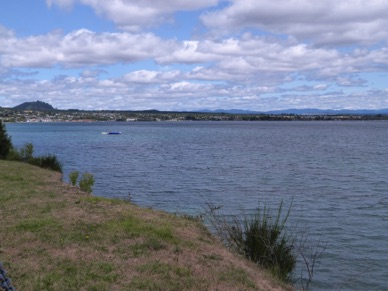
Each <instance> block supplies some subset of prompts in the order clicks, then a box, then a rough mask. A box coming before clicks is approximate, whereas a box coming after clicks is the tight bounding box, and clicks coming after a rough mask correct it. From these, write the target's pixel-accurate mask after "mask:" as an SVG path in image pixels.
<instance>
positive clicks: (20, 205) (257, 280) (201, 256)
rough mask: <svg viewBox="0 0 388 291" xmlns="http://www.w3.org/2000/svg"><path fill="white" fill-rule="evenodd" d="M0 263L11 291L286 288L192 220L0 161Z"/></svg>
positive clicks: (29, 168)
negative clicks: (87, 191) (90, 192)
mask: <svg viewBox="0 0 388 291" xmlns="http://www.w3.org/2000/svg"><path fill="white" fill-rule="evenodd" d="M0 205H1V207H0V221H1V225H0V261H2V262H3V263H4V267H5V268H6V269H7V271H8V275H9V277H10V278H11V279H12V283H13V286H14V287H15V288H16V289H17V290H284V288H285V287H284V286H282V285H281V283H279V282H276V281H274V280H273V279H272V278H271V277H270V276H269V275H267V274H266V273H265V272H264V271H262V270H260V269H259V268H257V267H256V266H255V265H253V264H252V263H250V262H247V261H246V260H245V259H243V258H240V257H238V256H236V255H234V254H232V253H230V252H229V251H228V250H226V249H225V248H224V247H223V246H222V245H221V244H220V243H219V242H218V241H217V240H216V239H215V238H214V237H212V236H211V235H210V234H209V233H208V232H207V230H206V229H205V228H204V227H203V226H202V225H201V224H200V223H199V222H197V221H194V220H191V219H186V218H182V217H178V216H174V215H172V214H167V213H163V212H159V211H155V210H151V209H144V208H140V207H137V206H135V205H132V204H130V203H129V202H126V201H120V200H111V199H104V198H98V197H94V196H90V195H88V194H85V193H83V192H81V191H79V190H78V189H77V188H75V187H72V186H69V185H65V184H63V183H62V182H61V180H60V174H59V173H56V172H53V171H48V170H44V169H41V168H37V167H34V166H31V165H27V164H21V163H17V162H8V161H0Z"/></svg>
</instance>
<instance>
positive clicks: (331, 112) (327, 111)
mask: <svg viewBox="0 0 388 291" xmlns="http://www.w3.org/2000/svg"><path fill="white" fill-rule="evenodd" d="M200 112H209V113H232V114H297V115H338V114H350V115H352V114H354V115H370V114H388V108H385V109H376V110H374V109H355V110H349V109H339V110H334V109H315V108H307V109H285V110H271V111H250V110H241V109H216V110H202V111H200Z"/></svg>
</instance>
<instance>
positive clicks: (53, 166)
mask: <svg viewBox="0 0 388 291" xmlns="http://www.w3.org/2000/svg"><path fill="white" fill-rule="evenodd" d="M30 164H32V165H35V166H38V167H41V168H44V169H49V170H53V171H57V172H60V173H62V164H61V162H60V161H59V160H58V158H57V157H56V156H55V155H46V156H39V157H36V158H32V159H31V160H30Z"/></svg>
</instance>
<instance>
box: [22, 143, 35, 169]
mask: <svg viewBox="0 0 388 291" xmlns="http://www.w3.org/2000/svg"><path fill="white" fill-rule="evenodd" d="M33 154H34V145H33V144H32V143H26V144H25V145H24V147H22V148H21V149H20V150H19V159H20V161H21V162H25V163H31V164H33V163H34V161H33Z"/></svg>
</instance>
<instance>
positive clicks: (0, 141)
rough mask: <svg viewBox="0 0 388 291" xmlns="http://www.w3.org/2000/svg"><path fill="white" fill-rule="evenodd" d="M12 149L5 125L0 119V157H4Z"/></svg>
mask: <svg viewBox="0 0 388 291" xmlns="http://www.w3.org/2000/svg"><path fill="white" fill-rule="evenodd" d="M10 149H12V142H11V138H10V137H9V136H8V134H7V130H6V129H5V125H4V124H3V122H2V121H1V119H0V159H5V158H6V157H7V155H8V153H9V151H10Z"/></svg>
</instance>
